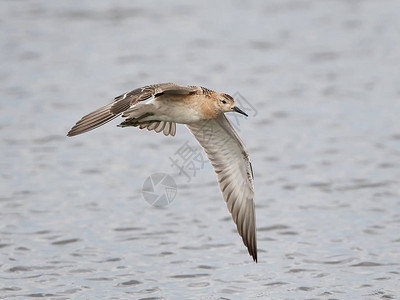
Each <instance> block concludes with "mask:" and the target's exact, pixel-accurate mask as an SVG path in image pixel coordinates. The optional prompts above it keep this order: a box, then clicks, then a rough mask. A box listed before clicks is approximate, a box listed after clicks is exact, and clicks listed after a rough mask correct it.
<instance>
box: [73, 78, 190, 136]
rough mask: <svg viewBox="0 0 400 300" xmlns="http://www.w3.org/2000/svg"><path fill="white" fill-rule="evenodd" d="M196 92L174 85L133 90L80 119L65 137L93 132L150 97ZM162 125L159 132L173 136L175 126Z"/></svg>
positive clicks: (151, 86) (158, 85)
mask: <svg viewBox="0 0 400 300" xmlns="http://www.w3.org/2000/svg"><path fill="white" fill-rule="evenodd" d="M196 91H197V88H196V87H188V86H180V85H177V84H174V83H161V84H154V85H148V86H145V87H142V88H138V89H135V90H133V91H131V92H128V93H125V94H123V95H120V96H118V97H116V98H115V99H114V102H113V103H110V104H108V105H106V106H103V107H101V108H99V109H97V110H95V111H94V112H91V113H90V114H88V115H86V116H84V117H82V119H80V120H79V121H78V122H77V123H76V124H75V126H74V127H72V128H71V130H70V131H69V132H68V134H67V135H68V136H74V135H78V134H81V133H84V132H87V131H90V130H93V129H95V128H97V127H99V126H101V125H104V124H105V123H107V122H109V121H111V120H113V119H115V118H116V117H118V116H119V115H121V114H122V113H123V112H124V111H125V110H127V109H129V108H130V107H131V106H132V105H135V104H136V103H138V102H140V101H144V100H147V99H150V98H151V97H157V96H160V95H162V94H182V95H185V94H193V93H195V92H196ZM162 123H164V124H162V125H163V128H162V129H161V130H163V132H164V134H165V133H166V132H168V133H169V134H171V135H173V134H172V133H174V134H175V124H174V125H169V124H166V122H162ZM149 125H151V124H149ZM166 127H168V128H170V130H166V129H165V128H166ZM147 128H148V127H147ZM155 129H158V127H156V128H155ZM155 129H151V130H155ZM161 130H160V131H161ZM158 132H159V131H158ZM166 135H167V134H166Z"/></svg>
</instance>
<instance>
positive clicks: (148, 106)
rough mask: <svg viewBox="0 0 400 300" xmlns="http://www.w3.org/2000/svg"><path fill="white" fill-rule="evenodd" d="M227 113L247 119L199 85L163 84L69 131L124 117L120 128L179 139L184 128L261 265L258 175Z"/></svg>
mask: <svg viewBox="0 0 400 300" xmlns="http://www.w3.org/2000/svg"><path fill="white" fill-rule="evenodd" d="M226 112H237V113H240V114H242V115H245V116H247V114H246V113H245V112H244V111H243V110H241V109H240V108H239V107H237V106H236V105H235V101H234V99H233V98H232V97H231V96H229V95H227V94H223V93H217V92H214V91H212V90H209V89H207V88H204V87H200V86H181V85H177V84H173V83H162V84H154V85H148V86H144V87H141V88H138V89H135V90H133V91H131V92H128V93H125V94H122V95H120V96H118V97H116V98H115V99H114V101H113V102H112V103H110V104H108V105H106V106H104V107H101V108H99V109H97V110H95V111H94V112H92V113H90V114H88V115H86V116H84V117H82V119H81V120H79V121H78V122H77V123H76V124H75V126H73V127H72V128H71V130H70V131H69V132H68V134H67V135H68V136H75V135H78V134H81V133H84V132H87V131H90V130H92V129H95V128H97V127H99V126H101V125H104V124H105V123H107V122H109V121H111V120H113V119H114V118H116V117H118V116H120V115H122V117H123V118H125V120H124V121H123V122H122V123H121V124H120V125H118V126H120V127H127V126H134V127H139V128H140V129H145V128H146V129H147V130H149V131H151V130H154V131H155V132H157V133H158V132H161V131H162V132H163V133H164V135H166V136H168V135H171V136H174V135H175V133H176V124H177V123H178V124H185V125H186V126H187V127H188V128H189V130H190V132H191V133H192V134H193V135H194V137H195V138H196V139H197V141H198V142H199V143H200V145H201V146H202V147H203V148H204V151H205V152H206V154H207V157H208V159H209V160H210V162H211V164H212V165H213V167H214V170H215V172H216V173H217V177H218V182H219V186H220V189H221V192H222V195H223V198H224V200H225V202H226V204H227V207H228V209H229V211H230V213H231V214H232V219H233V221H234V222H235V224H236V227H237V231H238V232H239V234H240V236H241V237H242V240H243V243H244V245H245V246H246V247H247V249H248V252H249V254H250V255H251V256H252V257H253V259H254V261H255V262H257V240H256V219H255V209H254V183H253V170H252V166H251V163H250V160H249V154H248V152H247V149H246V147H245V145H244V144H243V142H242V140H241V139H240V138H239V136H238V134H237V133H236V132H235V130H234V129H233V127H232V125H231V124H230V123H229V121H228V120H227V118H226V117H225V114H224V113H226Z"/></svg>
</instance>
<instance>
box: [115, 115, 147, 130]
mask: <svg viewBox="0 0 400 300" xmlns="http://www.w3.org/2000/svg"><path fill="white" fill-rule="evenodd" d="M152 115H154V114H153V113H145V114H143V115H141V116H140V117H138V118H128V119H126V120H125V121H123V122H122V123H121V124H119V125H118V127H127V126H135V127H136V126H139V125H140V124H143V123H148V122H151V121H145V122H140V121H141V120H143V119H144V118H147V117H149V116H152Z"/></svg>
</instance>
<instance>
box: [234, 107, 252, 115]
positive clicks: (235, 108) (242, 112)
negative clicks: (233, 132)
mask: <svg viewBox="0 0 400 300" xmlns="http://www.w3.org/2000/svg"><path fill="white" fill-rule="evenodd" d="M232 109H233V110H234V111H236V112H238V113H239V114H242V115H245V116H246V117H248V115H247V114H246V113H245V112H244V111H243V110H241V109H240V108H239V107H237V106H234V107H233V108H232Z"/></svg>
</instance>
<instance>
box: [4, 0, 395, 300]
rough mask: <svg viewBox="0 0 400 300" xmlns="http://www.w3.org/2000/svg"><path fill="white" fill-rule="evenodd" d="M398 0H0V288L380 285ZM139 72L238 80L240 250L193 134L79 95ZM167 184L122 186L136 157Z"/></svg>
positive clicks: (251, 291)
mask: <svg viewBox="0 0 400 300" xmlns="http://www.w3.org/2000/svg"><path fill="white" fill-rule="evenodd" d="M399 12H400V2H399V1H395V0H392V1H390V0H382V1H381V0H379V1H378V0H360V1H340V0H336V1H334V0H328V1H316V0H314V1H313V0H304V1H302V0H296V1H295V0H283V1H282V0H268V1H253V2H250V1H248V2H244V1H199V2H198V3H191V2H184V1H164V2H161V1H159V2H154V1H91V2H90V1H63V2H61V1H1V2H0V28H1V29H0V31H1V39H0V51H1V52H0V64H1V68H0V92H1V100H0V112H1V114H0V143H1V157H0V174H1V175H0V176H1V177H0V178H1V179H0V192H1V194H0V258H1V259H0V298H1V299H29V298H33V297H34V298H45V299H398V298H399V297H400V296H399V295H400V293H399V289H400V287H399V286H400V265H399V263H400V230H399V225H400V187H399V176H400V163H399V161H400V100H399V96H400V70H399V66H400V18H399ZM158 82H176V83H180V84H188V85H202V86H206V87H208V88H211V89H215V90H217V91H221V92H225V93H228V94H231V95H232V94H235V93H236V92H239V93H240V95H242V96H243V97H244V98H245V99H246V100H247V101H248V102H249V103H251V104H252V105H253V106H254V107H255V108H256V111H255V112H254V113H253V114H251V116H250V117H249V118H247V119H240V124H239V126H238V128H239V135H240V136H241V137H242V139H243V140H244V142H245V143H246V145H247V147H248V150H249V152H250V157H251V160H252V163H253V167H254V173H255V174H254V175H255V201H256V210H257V226H258V232H257V233H258V250H259V263H258V264H255V263H254V262H252V260H251V258H250V257H249V256H248V254H247V251H246V249H245V247H244V246H243V244H242V241H241V239H240V237H239V236H238V234H237V233H236V229H235V226H234V224H233V222H232V220H231V217H230V215H229V213H228V210H227V208H226V205H225V203H224V202H223V200H222V197H221V194H220V191H219V188H218V185H217V182H216V177H215V175H214V172H213V170H212V168H211V166H210V164H209V163H207V164H205V165H204V167H203V168H202V169H201V170H199V171H198V172H197V173H196V174H195V176H192V177H191V180H190V182H189V183H188V182H187V179H186V178H185V177H184V176H182V174H181V175H179V174H178V170H177V169H176V168H174V166H173V165H172V164H171V160H170V158H171V157H173V156H174V155H175V153H176V151H177V150H178V149H179V148H180V147H181V145H182V144H184V143H185V142H188V143H189V144H190V145H193V146H196V142H195V140H194V139H193V137H192V136H191V135H190V134H189V133H188V131H187V129H186V128H185V127H184V126H178V132H177V136H176V137H174V138H171V137H164V136H163V135H161V134H155V133H154V132H147V131H140V130H138V129H136V128H124V129H121V128H116V127H115V125H117V124H118V122H119V120H115V121H113V122H111V123H110V124H107V126H104V127H101V128H99V129H97V130H95V131H93V132H90V133H87V134H85V135H82V136H78V137H74V138H67V137H66V136H65V135H66V133H67V131H68V130H69V129H70V127H71V126H72V125H73V124H74V123H75V122H76V121H77V120H78V119H79V118H80V117H82V116H83V115H84V114H86V113H88V112H90V111H92V110H94V109H96V108H98V107H100V106H102V105H105V104H107V103H108V102H111V101H112V99H113V98H114V97H115V96H118V95H120V94H122V93H124V92H126V91H129V90H131V89H134V88H137V87H140V86H143V85H146V84H151V83H158ZM157 172H163V173H166V174H171V176H173V178H174V180H175V181H176V183H177V186H178V190H177V195H176V197H175V199H174V201H173V202H172V203H171V204H170V205H169V206H167V207H164V208H155V207H152V206H150V205H149V204H148V203H147V202H146V201H144V200H143V197H142V196H141V189H142V185H143V183H144V181H145V180H146V178H148V176H150V175H151V174H153V173H157Z"/></svg>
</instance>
